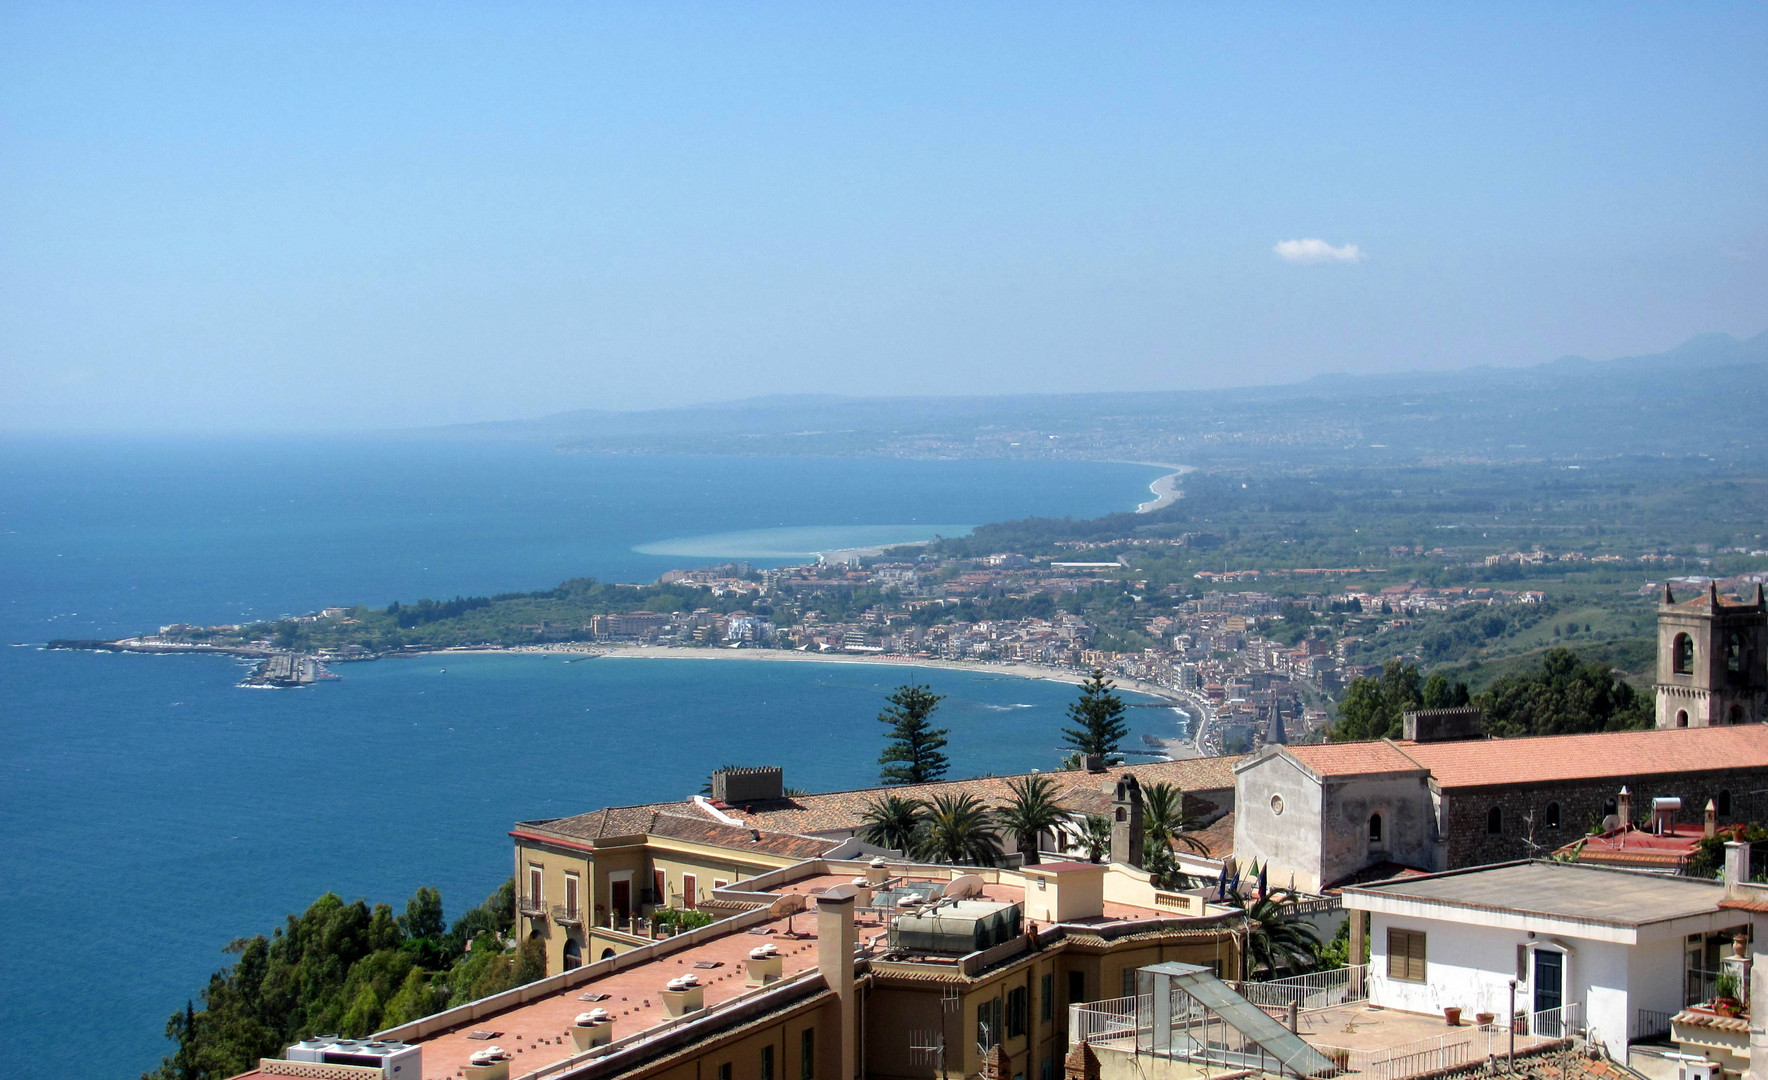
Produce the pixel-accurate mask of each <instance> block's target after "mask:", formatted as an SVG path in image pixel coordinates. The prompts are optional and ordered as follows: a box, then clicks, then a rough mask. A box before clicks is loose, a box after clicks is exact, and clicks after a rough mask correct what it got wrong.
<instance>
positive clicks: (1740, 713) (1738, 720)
mask: <svg viewBox="0 0 1768 1080" xmlns="http://www.w3.org/2000/svg"><path fill="white" fill-rule="evenodd" d="M1765 720H1768V602H1764V599H1763V596H1762V586H1760V585H1757V586H1756V596H1755V599H1754V601H1741V600H1733V599H1731V598H1730V597H1725V596H1720V595H1719V587H1718V586H1717V585H1714V584H1709V585H1708V586H1707V591H1706V592H1705V593H1704V594H1703V595H1701V596H1698V597H1696V598H1694V599H1693V600H1685V601H1683V602H1682V603H1677V602H1676V598H1675V596H1674V595H1672V594H1671V592H1670V586H1669V585H1668V584H1666V585H1665V586H1664V595H1663V599H1662V601H1661V602H1660V603H1659V604H1658V649H1657V726H1658V727H1660V728H1675V727H1719V726H1720V725H1730V724H1760V723H1762V722H1763V721H1765Z"/></svg>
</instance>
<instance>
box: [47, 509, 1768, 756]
mask: <svg viewBox="0 0 1768 1080" xmlns="http://www.w3.org/2000/svg"><path fill="white" fill-rule="evenodd" d="M1160 543H1162V542H1161V541H1158V540H1149V539H1145V538H1134V539H1132V538H1123V539H1119V540H1111V541H1086V542H1075V541H1069V542H1059V543H1058V546H1059V547H1060V548H1061V549H1062V550H1061V552H1060V553H1059V555H1060V557H1053V558H1032V557H1028V556H1025V555H1022V554H1019V553H1016V552H998V553H991V554H988V555H986V556H984V557H981V558H975V559H967V558H951V557H941V556H938V555H932V554H927V553H925V552H924V551H922V550H921V549H920V548H918V547H917V546H914V545H910V546H905V547H898V548H892V549H877V548H872V549H855V550H847V551H837V552H830V553H827V554H825V555H820V556H818V557H817V558H816V559H815V560H814V561H810V562H806V563H802V564H798V565H788V566H777V567H757V566H754V565H752V564H750V563H747V562H740V561H739V562H728V563H723V564H719V565H714V566H707V567H700V568H693V569H679V570H670V571H667V572H665V573H664V574H662V575H661V576H660V577H659V579H658V580H657V582H656V586H655V587H656V588H657V589H661V590H675V593H673V594H669V595H680V594H681V593H683V592H691V593H694V594H697V595H699V596H701V597H703V598H706V599H708V600H710V601H712V602H713V603H716V604H717V606H716V607H714V606H711V605H710V604H709V605H708V606H701V607H695V608H691V609H687V608H683V609H674V610H662V611H659V610H652V609H648V608H641V609H635V610H628V611H614V612H607V613H602V614H595V615H590V616H588V617H584V618H579V619H574V620H570V621H560V620H553V621H547V620H541V621H537V622H534V623H529V624H523V625H521V626H520V627H519V628H518V630H519V633H518V634H517V635H516V636H515V638H514V639H513V640H512V639H511V637H510V636H509V635H505V636H504V638H503V639H502V640H498V641H491V640H486V641H465V642H456V643H451V644H448V645H438V646H430V645H425V644H422V643H415V644H414V643H405V644H402V645H399V646H398V647H396V648H392V649H387V650H381V651H378V652H377V651H376V650H373V649H371V648H369V647H366V646H364V645H361V644H343V645H332V646H329V647H319V648H316V649H313V650H312V651H310V652H296V651H291V650H289V649H288V648H287V647H286V646H279V644H278V642H277V641H276V640H275V639H274V638H273V637H259V638H255V639H251V640H246V635H248V634H249V632H250V631H251V629H252V628H251V627H248V626H238V625H224V626H194V625H189V624H182V623H179V624H170V625H166V626H162V627H160V628H159V631H158V632H157V633H154V634H148V635H139V636H136V637H131V638H126V639H122V640H119V641H114V642H103V643H58V644H59V645H62V646H67V647H74V646H83V647H96V648H105V649H113V650H130V651H144V652H186V651H223V652H228V653H231V654H235V655H242V656H248V657H254V658H258V659H259V660H260V664H259V667H258V668H257V669H256V670H255V671H254V673H253V674H252V675H251V676H249V677H248V678H247V680H246V681H245V682H244V683H242V685H265V686H294V685H306V684H309V683H311V682H313V681H316V680H318V679H323V678H327V677H335V676H334V675H333V674H332V673H331V671H330V669H329V668H327V667H326V666H325V665H327V664H338V663H345V662H349V661H356V660H366V659H373V658H376V657H377V656H410V655H412V654H414V653H423V652H431V651H441V650H446V651H467V652H486V651H538V652H572V653H585V654H588V655H611V654H619V655H626V656H645V655H658V653H659V651H660V650H702V651H704V652H705V654H707V655H713V654H716V655H722V656H730V657H732V658H738V657H743V658H750V659H762V658H769V659H780V660H785V659H802V660H827V661H846V662H875V663H887V664H898V665H916V664H923V665H940V666H961V667H967V668H977V667H989V668H992V669H996V670H1000V671H1003V672H1007V673H1011V674H1017V675H1022V676H1027V677H1033V678H1060V679H1068V680H1071V681H1074V680H1078V678H1079V677H1081V676H1082V675H1084V674H1086V673H1088V672H1091V671H1094V670H1102V671H1104V672H1106V673H1108V674H1110V675H1111V676H1113V677H1114V678H1116V679H1117V680H1119V681H1120V683H1121V684H1122V685H1123V686H1124V687H1125V688H1126V689H1128V690H1131V691H1135V692H1138V693H1142V694H1147V695H1149V696H1151V697H1154V698H1156V699H1163V700H1166V701H1169V702H1170V703H1172V704H1173V705H1175V706H1176V707H1177V708H1178V710H1179V711H1180V713H1181V714H1182V716H1183V717H1184V719H1183V720H1182V722H1181V723H1180V726H1179V728H1178V729H1177V730H1175V732H1174V733H1173V736H1172V737H1171V738H1169V739H1162V740H1160V745H1159V746H1158V747H1157V748H1156V751H1157V752H1159V753H1163V754H1170V755H1173V756H1180V757H1189V756H1212V755H1222V754H1230V755H1231V754H1242V753H1248V752H1251V751H1254V750H1257V749H1259V748H1261V747H1263V746H1266V745H1270V744H1279V745H1280V744H1286V743H1291V742H1297V743H1305V742H1314V741H1319V740H1320V739H1321V738H1322V736H1323V733H1324V730H1325V728H1326V727H1327V725H1328V724H1329V723H1330V722H1331V719H1332V705H1333V703H1334V702H1336V701H1337V700H1338V699H1339V698H1340V697H1341V696H1342V695H1343V693H1344V692H1345V690H1346V688H1347V687H1348V686H1349V685H1350V684H1351V683H1352V682H1353V681H1354V680H1356V679H1358V678H1362V677H1366V676H1372V675H1376V674H1379V673H1380V671H1381V669H1382V665H1383V663H1384V662H1385V661H1386V660H1390V659H1393V658H1395V657H1396V656H1397V657H1401V658H1411V659H1415V660H1418V659H1425V657H1424V656H1423V653H1422V650H1421V649H1420V648H1419V647H1418V646H1416V645H1413V644H1412V643H1411V642H1410V640H1409V639H1408V637H1407V634H1406V631H1408V630H1410V629H1412V628H1413V627H1415V625H1416V624H1417V623H1418V621H1419V620H1420V619H1421V618H1424V617H1426V616H1429V615H1432V614H1443V613H1456V612H1460V613H1469V612H1479V611H1491V612H1494V613H1497V614H1499V615H1500V616H1502V617H1513V618H1515V617H1519V618H1523V619H1528V618H1531V617H1533V614H1534V612H1533V609H1538V608H1540V607H1541V606H1542V605H1543V603H1544V602H1545V597H1546V594H1545V593H1544V591H1543V590H1542V589H1541V588H1500V587H1494V586H1471V587H1470V586H1440V587H1437V586H1429V585H1422V584H1419V583H1417V582H1404V583H1400V584H1381V582H1382V581H1384V580H1387V579H1388V578H1390V577H1391V575H1390V574H1389V573H1388V570H1387V568H1386V567H1382V566H1357V567H1336V568H1281V569H1275V570H1256V569H1226V570H1221V571H1209V570H1200V571H1197V572H1195V574H1194V575H1193V580H1192V582H1190V583H1188V584H1187V583H1169V584H1165V585H1158V584H1155V583H1151V582H1150V581H1149V580H1148V579H1146V578H1141V577H1138V576H1137V570H1138V558H1137V556H1138V554H1139V553H1140V552H1143V551H1145V550H1146V549H1147V548H1148V547H1150V546H1151V545H1158V544H1160ZM1171 543H1182V538H1181V539H1180V540H1179V541H1173V542H1171ZM1106 554H1109V555H1110V556H1111V557H1110V558H1105V557H1103V556H1104V555H1106ZM1388 554H1389V555H1390V556H1393V557H1395V558H1416V557H1419V556H1424V557H1428V558H1433V559H1437V560H1440V561H1445V562H1446V561H1451V560H1453V559H1455V558H1456V553H1454V552H1452V551H1448V550H1445V549H1443V548H1441V547H1439V548H1436V549H1433V550H1430V551H1424V550H1414V549H1409V548H1396V549H1393V550H1390V551H1389V552H1388ZM1721 554H1736V555H1740V556H1746V557H1750V558H1758V557H1762V556H1768V551H1751V550H1747V549H1741V548H1740V549H1737V550H1736V551H1735V552H1724V553H1721ZM1598 560H1600V562H1601V563H1602V564H1606V565H1610V566H1617V567H1618V566H1627V567H1629V568H1631V569H1634V570H1637V571H1640V572H1644V573H1649V572H1651V571H1652V570H1653V569H1656V568H1658V567H1660V566H1661V565H1662V564H1664V563H1667V562H1669V561H1670V559H1669V558H1668V557H1664V556H1658V555H1655V554H1651V553H1646V554H1643V555H1640V556H1638V557H1636V558H1632V559H1623V558H1622V557H1621V556H1618V555H1597V556H1594V557H1591V556H1586V555H1585V554H1584V553H1583V552H1580V551H1577V550H1567V551H1563V552H1558V553H1554V552H1549V551H1544V550H1540V549H1535V550H1532V551H1526V552H1525V551H1511V552H1503V553H1498V554H1486V555H1480V556H1478V557H1476V558H1474V559H1473V561H1472V562H1471V564H1470V565H1471V566H1474V567H1481V568H1491V567H1504V566H1512V567H1535V568H1540V567H1546V566H1550V565H1553V566H1561V567H1566V566H1569V567H1576V566H1578V565H1580V564H1587V563H1590V562H1596V561H1598ZM1677 561H1678V562H1681V563H1686V560H1681V559H1678V560H1677ZM1710 561H1711V560H1710V559H1708V560H1707V562H1709V563H1710ZM1763 581H1768V573H1762V572H1756V573H1745V574H1739V575H1733V576H1731V577H1728V578H1722V579H1721V578H1713V577H1710V576H1707V575H1701V574H1693V575H1684V576H1680V577H1677V578H1674V579H1670V581H1669V584H1671V585H1672V586H1673V587H1676V588H1679V589H1682V590H1700V589H1704V588H1706V586H1707V585H1708V584H1709V583H1715V582H1716V583H1717V584H1718V585H1720V586H1723V587H1724V588H1727V589H1733V590H1747V589H1748V588H1750V587H1751V586H1753V585H1754V584H1757V583H1760V582H1763ZM1297 583H1300V585H1301V587H1302V588H1306V589H1308V590H1310V591H1306V592H1303V591H1299V589H1297V587H1296V586H1297ZM1252 585H1261V586H1264V588H1263V589H1262V590H1258V589H1253V588H1249V587H1248V586H1252ZM616 588H617V589H618V588H619V587H616ZM631 588H634V589H636V588H638V587H637V586H633V587H631ZM1661 588H1662V583H1661V582H1660V581H1659V580H1648V581H1647V582H1646V583H1645V584H1644V585H1643V586H1642V587H1641V588H1640V589H1639V593H1640V596H1641V603H1645V602H1646V601H1647V598H1649V597H1651V596H1653V595H1655V593H1656V592H1657V591H1659V590H1661ZM1102 592H1104V593H1111V594H1120V595H1114V599H1118V600H1119V601H1120V602H1119V603H1118V604H1117V605H1115V607H1116V608H1118V609H1127V610H1128V611H1129V612H1130V615H1129V621H1127V622H1126V621H1125V620H1124V619H1122V618H1118V619H1113V620H1112V622H1113V626H1112V627H1110V628H1107V627H1105V626H1102V625H1101V622H1100V620H1099V619H1098V618H1096V617H1089V615H1088V614H1087V611H1088V608H1087V607H1086V606H1084V605H1082V604H1080V603H1079V602H1078V600H1079V599H1080V598H1082V597H1094V596H1097V595H1099V594H1100V593H1102ZM456 603H457V604H463V603H465V602H461V601H457V602H456ZM1096 606H1097V605H1094V607H1096ZM1001 609H1011V610H1016V611H1017V614H1015V615H1010V616H1002V617H988V614H987V613H988V612H989V611H990V610H1001ZM362 616H363V612H362V610H361V609H353V608H347V607H329V608H325V609H323V610H320V611H317V612H313V613H310V614H306V615H299V616H292V617H288V618H285V619H282V620H277V622H276V624H275V625H277V626H280V627H283V628H285V629H284V630H283V632H284V633H285V634H286V633H287V632H288V631H287V629H286V628H289V627H293V628H310V629H312V630H316V631H320V630H331V631H337V630H341V629H344V628H347V627H349V626H351V625H353V624H356V623H358V622H359V621H360V619H361V618H362ZM1574 632H1575V627H1574ZM1555 633H1556V634H1557V633H1558V630H1557V628H1556V630H1555ZM1129 646H1139V647H1133V648H1132V647H1129Z"/></svg>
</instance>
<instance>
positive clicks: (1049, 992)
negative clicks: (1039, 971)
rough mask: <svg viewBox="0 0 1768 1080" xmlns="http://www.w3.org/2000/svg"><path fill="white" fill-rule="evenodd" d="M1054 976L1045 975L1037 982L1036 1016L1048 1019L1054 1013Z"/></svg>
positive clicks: (1040, 1018)
mask: <svg viewBox="0 0 1768 1080" xmlns="http://www.w3.org/2000/svg"><path fill="white" fill-rule="evenodd" d="M1055 998H1056V976H1054V975H1045V976H1044V977H1043V979H1042V980H1040V981H1039V982H1038V984H1037V1018H1038V1019H1039V1020H1049V1019H1052V1018H1054V1017H1055V1015H1056V1001H1055Z"/></svg>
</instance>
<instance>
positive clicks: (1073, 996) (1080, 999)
mask: <svg viewBox="0 0 1768 1080" xmlns="http://www.w3.org/2000/svg"><path fill="white" fill-rule="evenodd" d="M1068 1003H1069V1004H1070V1005H1085V1004H1086V1003H1087V973H1086V972H1084V971H1071V972H1069V973H1068Z"/></svg>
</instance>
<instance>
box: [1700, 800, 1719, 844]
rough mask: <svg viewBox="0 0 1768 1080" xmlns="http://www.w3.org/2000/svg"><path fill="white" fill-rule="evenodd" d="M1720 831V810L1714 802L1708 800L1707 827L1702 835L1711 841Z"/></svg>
mask: <svg viewBox="0 0 1768 1080" xmlns="http://www.w3.org/2000/svg"><path fill="white" fill-rule="evenodd" d="M1718 831H1719V808H1718V807H1716V806H1714V805H1713V800H1711V799H1708V800H1707V826H1706V828H1705V829H1704V830H1703V831H1702V833H1701V835H1703V836H1705V837H1706V838H1707V839H1708V840H1711V839H1712V838H1713V834H1714V833H1716V832H1718Z"/></svg>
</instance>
